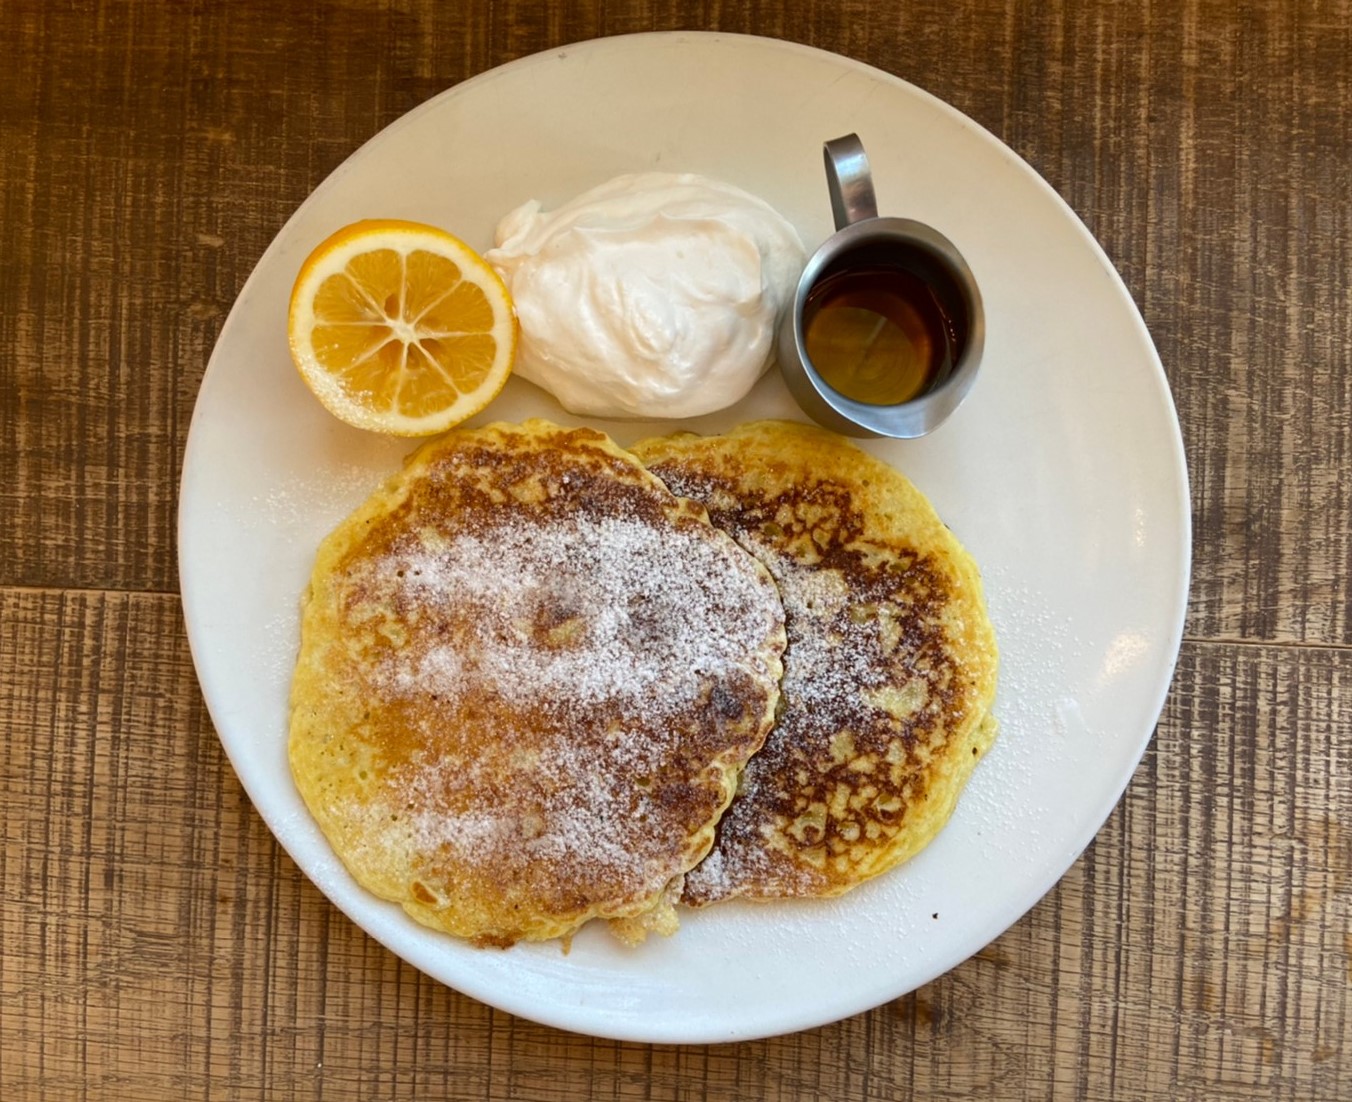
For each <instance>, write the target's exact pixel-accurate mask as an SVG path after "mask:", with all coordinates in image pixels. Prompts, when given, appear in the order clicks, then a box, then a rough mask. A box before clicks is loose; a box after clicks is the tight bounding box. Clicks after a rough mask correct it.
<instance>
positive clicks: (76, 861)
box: [0, 0, 1352, 1102]
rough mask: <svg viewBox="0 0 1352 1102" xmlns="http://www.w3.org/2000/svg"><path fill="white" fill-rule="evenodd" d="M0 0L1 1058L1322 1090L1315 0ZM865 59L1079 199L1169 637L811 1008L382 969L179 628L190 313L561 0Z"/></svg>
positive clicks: (1327, 662)
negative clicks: (1017, 914)
mask: <svg viewBox="0 0 1352 1102" xmlns="http://www.w3.org/2000/svg"><path fill="white" fill-rule="evenodd" d="M1235 9H1236V5H1233V4H1231V3H1230V2H1228V0H1183V2H1181V3H1180V4H1178V5H1168V4H1155V5H1142V4H1137V3H1131V2H1125V0H1124V2H1121V3H1111V4H1109V3H1103V4H1095V3H1083V4H1081V3H1047V4H1037V3H1015V2H1013V0H911V2H904V3H887V2H883V0H851V2H848V3H838V2H836V0H764V2H758V3H755V4H750V5H747V6H746V8H745V9H744V8H743V7H742V6H739V5H731V4H729V5H723V4H717V3H715V4H703V3H690V2H687V0H679V2H677V3H675V4H671V5H661V4H653V3H648V2H644V0H607V2H602V0H580V2H578V3H569V4H557V5H552V6H549V7H548V8H544V7H542V6H539V5H536V4H533V3H511V2H507V0H467V2H465V3H458V4H457V3H446V2H443V0H383V2H377V0H343V2H333V3H322V4H316V5H292V6H290V14H285V12H286V11H287V10H288V6H285V5H276V4H274V3H270V2H269V3H265V2H263V0H244V2H239V3H234V4H231V5H228V6H227V5H224V4H221V5H216V4H207V3H197V4H183V3H174V2H170V0H150V2H145V3H126V2H119V0H107V2H104V3H92V2H91V3H81V2H78V0H77V2H74V3H71V2H63V3H49V2H47V0H4V3H3V5H0V40H2V41H4V42H5V43H6V44H7V49H6V53H7V60H6V62H5V64H4V66H3V67H0V424H2V425H3V432H4V435H5V442H4V445H3V448H0V800H2V804H0V822H2V823H3V831H4V846H3V850H0V885H2V890H3V899H2V906H3V913H2V914H0V1099H3V1100H5V1102H13V1100H16V1099H38V1098H42V1099H63V1098H78V1099H85V1098H88V1099H103V1098H127V1099H186V1098H212V1099H234V1098H239V1099H255V1098H291V1097H297V1098H320V1097H322V1098H325V1099H394V1098H413V1097H419V1098H439V1099H509V1098H510V1099H522V1100H530V1099H541V1100H544V1099H551V1100H552V1099H556V1098H562V1097H592V1098H598V1099H610V1100H620V1099H636V1100H637V1099H695V1098H699V1099H766V1100H772V1102H775V1100H781V1099H790V1098H793V1099H799V1098H822V1099H911V1098H915V1099H936V1098H943V1099H966V1098H985V1097H990V1098H1003V1099H1048V1098H1055V1099H1075V1100H1096V1099H1118V1098H1121V1099H1161V1100H1163V1099H1170V1100H1174V1099H1196V1100H1202V1099H1207V1100H1212V1099H1221V1100H1230V1099H1233V1100H1236V1102H1238V1100H1245V1102H1248V1100H1253V1099H1328V1100H1333V1099H1344V1100H1345V1099H1349V1098H1352V1006H1350V1004H1349V997H1348V993H1349V988H1350V987H1352V925H1350V922H1352V585H1350V583H1349V578H1350V577H1352V475H1350V474H1349V467H1352V362H1350V361H1352V245H1350V244H1349V242H1352V3H1349V0H1290V2H1282V0H1265V2H1256V3H1249V4H1246V5H1243V6H1242V9H1243V10H1242V11H1239V12H1237V11H1236V10H1235ZM675 28H704V29H721V30H727V31H739V32H752V33H758V34H764V35H771V36H778V37H783V38H791V39H796V40H799V41H802V42H806V43H809V44H811V45H814V46H819V47H824V48H826V49H829V50H834V51H837V52H839V53H842V54H846V55H849V56H851V57H855V58H858V59H860V60H863V61H866V62H868V63H870V64H873V65H875V66H878V67H880V68H882V69H885V70H887V71H890V72H893V73H896V74H898V75H900V76H902V77H904V78H906V79H908V80H910V81H912V82H914V83H916V84H918V85H920V86H921V87H923V88H926V89H928V90H929V91H931V92H933V93H935V94H936V95H938V96H940V97H941V98H943V99H945V100H947V101H948V102H950V103H952V104H954V105H955V106H956V107H958V108H959V109H960V110H962V111H964V112H966V113H967V114H968V115H970V116H971V117H973V118H974V119H976V120H977V121H978V122H980V123H981V124H983V125H984V126H986V127H988V128H989V129H990V130H992V131H993V132H994V133H995V134H997V135H998V136H999V137H1001V138H1002V139H1003V140H1004V141H1006V142H1007V143H1008V144H1009V145H1011V146H1012V147H1013V148H1014V149H1015V150H1016V151H1017V152H1018V153H1019V154H1021V155H1022V156H1023V157H1025V158H1026V159H1027V160H1028V161H1029V162H1030V163H1031V164H1032V165H1033V166H1034V167H1035V168H1036V169H1037V170H1038V171H1039V172H1041V173H1042V175H1043V176H1045V177H1046V178H1047V179H1048V180H1049V181H1050V182H1051V184H1052V186H1053V187H1055V188H1056V189H1057V190H1058V191H1059V192H1060V193H1061V194H1062V195H1063V196H1065V198H1066V199H1067V200H1068V202H1069V203H1070V205H1071V206H1072V207H1073V208H1074V209H1075V210H1076V211H1077V212H1078V213H1079V215H1080V216H1081V217H1082V218H1083V219H1084V220H1085V222H1086V223H1087V224H1088V225H1089V227H1090V229H1091V230H1092V231H1093V232H1094V233H1095V234H1096V235H1097V237H1098V238H1099V240H1100V241H1101V242H1102V243H1103V245H1104V247H1105V249H1106V250H1107V252H1108V254H1109V256H1110V257H1111V258H1112V259H1113V260H1114V262H1115V263H1116V264H1117V265H1118V267H1119V269H1120V270H1121V272H1122V273H1123V275H1124V277H1125V279H1126V282H1127V284H1128V286H1129V288H1130V289H1131V291H1132V293H1133V295H1134V296H1135V298H1136V300H1137V302H1138V303H1139V304H1140V307H1141V309H1142V311H1143V313H1144V316H1145V319H1146V322H1147V324H1148V325H1149V327H1150V330H1151V332H1152V333H1153V335H1154V338H1155V340H1156V342H1157V344H1158V346H1159V350H1160V353H1161V356H1162V358H1163V361H1164V364H1165V366H1166V368H1167V370H1168V374H1169V378H1170V381H1171V383H1172V385H1173V389H1174V394H1175V397H1176V400H1177V404H1178V410H1179V415H1180V418H1181V421H1182V425H1183V434H1184V438H1185V440H1186V443H1187V450H1188V458H1189V466H1190V472H1191V477H1192V493H1193V502H1194V505H1193V515H1194V521H1195V566H1194V580H1193V588H1192V601H1191V607H1190V613H1189V617H1188V622H1187V629H1186V638H1185V641H1184V644H1183V650H1182V655H1181V658H1180V661H1179V665H1178V672H1177V676H1176V678H1175V682H1174V686H1173V691H1172V693H1171V695H1170V697H1169V701H1168V704H1167V707H1166V708H1165V711H1164V715H1163V718H1162V719H1161V722H1160V725H1159V729H1158V732H1157V735H1156V738H1155V741H1154V743H1153V745H1152V747H1151V749H1150V751H1149V752H1148V753H1147V755H1146V757H1145V760H1144V762H1143V763H1142V765H1141V766H1140V769H1139V770H1138V772H1137V775H1136V778H1135V780H1134V781H1133V783H1132V784H1131V786H1130V788H1129V790H1128V792H1127V794H1126V797H1125V798H1124V800H1123V802H1122V803H1121V805H1120V806H1119V807H1118V809H1117V810H1116V812H1115V813H1114V814H1113V815H1112V817H1111V818H1110V820H1109V821H1108V823H1107V825H1106V826H1105V827H1104V829H1103V831H1102V833H1101V834H1100V836H1099V838H1098V840H1097V841H1096V842H1095V843H1094V845H1093V846H1092V847H1091V848H1090V849H1089V850H1088V851H1087V852H1086V853H1085V854H1084V856H1083V858H1082V859H1081V860H1080V861H1079V862H1078V863H1077V864H1076V865H1075V866H1074V867H1073V868H1072V870H1071V871H1070V873H1069V874H1068V875H1067V876H1066V877H1065V879H1064V880H1063V881H1062V882H1061V883H1060V885H1059V886H1058V887H1057V888H1056V889H1055V890H1053V891H1052V892H1051V893H1050V894H1049V895H1048V896H1047V897H1046V898H1045V899H1044V900H1043V901H1042V902H1041V903H1040V904H1039V905H1038V906H1036V907H1035V908H1034V909H1033V911H1032V912H1031V913H1030V914H1028V915H1027V916H1026V917H1025V918H1024V919H1023V920H1022V921H1021V922H1019V923H1018V924H1017V925H1016V926H1015V927H1014V928H1013V929H1011V930H1010V931H1009V932H1008V933H1006V934H1005V935H1004V936H1003V937H1001V938H1000V939H999V940H997V941H996V942H995V943H994V944H993V945H991V946H989V947H988V948H987V949H985V950H983V951H982V952H980V953H978V954H977V955H976V956H975V957H973V958H972V959H971V960H969V961H967V962H966V963H965V964H963V965H962V966H961V967H959V968H957V969H956V970H955V971H953V972H952V973H951V974H949V975H947V976H945V977H943V978H942V979H940V980H938V981H937V982H935V983H933V984H930V985H929V986H927V987H925V988H923V989H922V990H920V991H917V992H915V993H914V994H912V995H909V996H907V997H905V998H903V999H900V1000H898V1001H896V1002H894V1003H892V1004H890V1005H886V1006H882V1007H880V1008H878V1009H877V1010H875V1011H873V1012H872V1013H868V1014H864V1015H860V1016H858V1017H856V1018H853V1019H851V1020H848V1021H845V1022H841V1023H839V1024H837V1025H833V1026H829V1027H826V1028H823V1029H818V1030H815V1031H811V1032H807V1033H802V1034H798V1035H794V1036H789V1037H782V1038H777V1039H773V1040H766V1041H760V1042H756V1043H748V1044H742V1045H737V1046H724V1047H717V1046H715V1047H700V1048H679V1047H646V1046H640V1045H630V1044H619V1043H614V1042H607V1041H597V1040H591V1039H587V1038H583V1037H578V1036H572V1035H569V1034H565V1033H560V1032H556V1031H554V1030H551V1029H547V1028H544V1027H540V1026H536V1025H532V1024H530V1023H527V1022H525V1021H521V1020H518V1019H515V1018H512V1017H511V1016H509V1015H507V1014H504V1013H501V1012H498V1011H494V1010H490V1009H488V1008H487V1007H485V1006H483V1005H480V1004H479V1003H476V1002H474V1001H472V1000H470V999H468V998H465V997H463V996H461V995H458V994H456V993H455V992H453V991H450V990H447V989H446V988H444V987H442V986H440V985H439V984H437V983H435V982H433V981H431V980H429V979H427V978H425V977H424V976H422V975H421V974H419V973H418V972H416V971H414V970H413V969H412V968H410V967H407V966H405V965H404V964H402V963H401V962H400V961H399V960H398V959H396V958H395V957H394V956H392V955H391V954H390V953H388V952H387V951H386V950H384V949H383V948H381V947H380V946H379V945H377V944H376V943H374V942H373V941H371V940H370V939H369V938H368V937H367V936H366V935H365V934H363V933H362V932H360V931H359V930H358V929H357V928H356V927H354V926H353V925H352V924H351V923H350V922H349V921H348V920H347V919H346V918H345V917H343V915H342V914H341V913H339V912H338V911H337V910H335V909H334V908H333V907H332V906H331V905H330V904H329V903H327V902H326V901H325V899H324V898H323V897H322V896H321V895H320V894H319V892H318V891H317V890H316V889H315V888H314V887H312V886H311V885H310V883H309V882H308V881H306V880H305V879H304V878H303V877H302V876H301V874H300V873H299V872H298V870H297V869H296V868H295V867H294V866H293V865H292V863H291V862H290V860H289V859H288V858H287V857H286V856H285V855H284V854H283V853H282V852H281V851H280V850H279V848H278V846H277V845H276V844H275V843H274V842H273V840H272V838H271V836H270V835H269V833H268V831H267V830H266V828H265V827H264V825H263V823H262V822H261V820H260V819H259V817H258V815H257V814H256V813H255V812H254V811H253V810H252V809H251V807H250V806H249V804H248V801H247V800H246V798H245V796H244V794H243V792H242V791H241V789H240V786H239V784H238V783H237V781H236V780H235V778H234V775H233V774H232V772H231V770H230V767H229V766H228V764H227V763H226V761H225V759H224V757H223V755H222V751H221V748H220V746H219V744H218V743H217V741H216V739H215V737H214V734H213V731H212V728H211V724H210V721H209V718H208V716H207V713H206V709H205V707H204V705H203V702H202V698H201V696H200V695H199V691H198V687H197V682H196V679H195V676H194V672H193V668H192V664H191V661H190V658H189V654H188V649H187V645H186V643H185V638H184V630H183V624H182V621H181V617H180V610H179V598H178V593H177V577H176V567H175V548H174V520H175V506H176V488H177V482H178V471H179V465H180V459H181V456H182V452H183V446H184V441H185V437H186V434H187V427H188V420H189V416H190V414H191V412H192V407H193V401H194V397H195V395H196V391H197V387H198V384H199V382H200V380H201V377H202V372H203V369H204V367H205V364H206V361H207V357H208V354H209V353H210V350H211V347H212V343H213V341H214V340H215V337H216V334H217V332H218V331H219V329H220V326H221V324H222V321H223V319H224V317H225V314H226V312H227V311H228V310H229V308H230V305H231V303H232V301H233V300H234V298H235V295H236V294H237V292H238V291H239V289H240V286H241V284H242V283H243V281H244V279H245V277H246V276H247V274H248V272H249V270H250V268H251V267H252V266H253V264H254V262H255V261H256V260H257V258H258V256H259V255H260V253H261V252H262V250H263V249H264V247H265V246H266V245H267V243H268V241H269V240H270V239H271V238H272V237H273V235H274V234H275V233H276V232H277V230H278V229H280V227H281V226H282V224H283V222H284V221H285V220H286V218H287V217H288V216H289V215H290V214H291V212H292V211H293V209H294V208H295V207H296V205H297V204H298V203H299V202H300V201H301V200H302V199H303V198H304V197H305V196H306V194H307V193H308V192H309V191H310V190H311V189H312V188H313V187H314V186H315V185H316V184H318V183H319V182H320V180H322V179H323V178H324V176H325V175H326V174H327V173H328V172H329V171H330V170H331V169H333V168H334V166H335V165H337V164H338V163H339V162H340V161H341V160H342V159H343V158H344V157H346V156H347V155H348V154H349V153H350V152H351V151H352V150H353V149H354V148H355V147H356V146H357V145H359V144H360V143H361V142H363V141H364V140H365V139H367V138H368V137H370V136H371V135H372V134H374V133H375V132H376V131H377V130H379V129H380V128H381V127H383V126H384V125H385V124H387V123H389V122H390V121H392V120H393V119H395V118H396V117H398V116H399V115H400V114H402V113H403V112H404V111H406V110H408V109H409V108H411V107H413V106H415V105H416V104H418V103H420V102H421V101H423V100H425V99H427V98H428V97H430V96H431V95H433V94H434V93H436V92H439V91H441V90H442V89H444V88H446V87H447V86H449V85H452V84H454V83H456V82H457V81H460V80H463V79H464V78H466V77H468V76H471V75H472V74H475V73H478V72H481V71H483V70H485V69H488V68H490V67H492V66H495V65H498V64H500V63H502V62H505V61H509V60H511V59H513V58H516V57H520V56H522V55H525V54H529V53H533V52H535V51H538V50H543V49H547V48H551V47H554V46H557V45H560V44H563V43H567V42H570V41H574V40H578V39H584V38H591V37H595V36H600V35H609V34H616V33H622V32H629V31H641V30H653V29H675Z"/></svg>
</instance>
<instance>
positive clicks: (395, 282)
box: [287, 220, 517, 436]
mask: <svg viewBox="0 0 1352 1102" xmlns="http://www.w3.org/2000/svg"><path fill="white" fill-rule="evenodd" d="M287 331H288V335H289V337H290V341H291V356H292V358H293V359H294V360H295V362H296V367H297V369H298V370H299V371H300V374H301V377H302V378H303V379H304V380H305V383H306V385H307V386H308V387H309V388H310V389H311V390H312V391H313V392H314V394H315V397H317V398H318V399H319V400H320V401H321V402H322V403H323V404H324V406H325V407H326V408H327V409H328V410H329V412H331V413H332V414H334V415H335V416H336V417H339V418H341V419H342V420H344V421H346V422H347V423H348V424H350V425H356V426H357V427H358V428H363V429H371V430H373V431H375V432H384V433H390V434H393V435H397V436H428V435H431V434H432V433H437V432H443V431H444V430H446V429H448V428H451V427H452V426H453V425H457V424H459V423H460V422H461V421H463V420H465V419H466V418H468V417H472V416H474V414H476V413H478V412H479V411H480V410H481V409H483V408H484V406H486V405H488V403H489V402H491V401H492V400H493V398H494V397H496V396H497V393H498V392H499V391H500V390H501V389H502V388H503V386H504V385H505V384H506V382H507V376H508V375H509V374H510V372H511V369H512V360H513V358H514V357H515V355H516V336H517V323H516V314H515V312H514V311H513V309H512V298H511V295H510V294H509V293H508V291H507V287H506V286H505V285H504V284H503V282H502V280H501V279H499V278H498V275H497V273H496V272H494V271H493V269H492V268H490V267H489V266H488V264H487V262H486V261H485V260H484V259H483V257H481V256H479V254H478V253H476V252H475V251H474V250H473V249H471V248H470V247H469V246H468V245H466V244H465V243H464V242H463V241H461V240H460V239H459V238H457V237H453V236H452V235H451V234H449V233H447V232H446V231H445V230H440V229H437V228H436V227H435V226H425V225H422V224H421V223H418V222H400V221H393V220H381V221H368V222H356V223H354V224H353V225H351V226H346V227H344V228H343V229H341V230H339V231H338V232H337V233H335V234H334V235H333V236H332V237H330V238H328V239H327V240H326V241H324V242H323V243H322V244H320V245H319V246H318V247H317V248H316V249H315V250H314V252H312V253H311V254H310V255H309V257H308V258H307V259H306V261H305V263H304V264H303V265H301V269H300V274H299V275H298V276H297V277H296V285H295V287H294V288H293V289H292V292H291V309H290V313H289V315H288V319H287Z"/></svg>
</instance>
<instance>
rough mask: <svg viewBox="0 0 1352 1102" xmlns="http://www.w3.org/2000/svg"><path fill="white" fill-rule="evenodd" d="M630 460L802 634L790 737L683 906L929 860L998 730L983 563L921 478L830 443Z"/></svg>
mask: <svg viewBox="0 0 1352 1102" xmlns="http://www.w3.org/2000/svg"><path fill="white" fill-rule="evenodd" d="M632 451H633V452H634V454H636V455H637V456H638V457H639V458H640V459H642V460H643V461H644V463H646V464H647V466H648V469H649V470H651V471H653V472H654V473H655V474H657V475H658V476H659V477H660V478H661V479H662V480H663V481H664V482H665V483H666V484H667V485H668V486H669V487H670V488H671V489H672V490H674V491H675V492H676V493H677V494H680V495H682V496H685V497H689V498H693V499H694V500H695V501H698V502H699V503H700V504H702V505H704V506H705V507H706V508H707V509H708V511H709V517H710V519H711V520H712V521H713V523H714V524H715V525H716V526H717V527H719V528H722V529H724V530H725V531H727V532H729V533H730V534H731V535H732V536H733V537H734V538H735V539H736V540H737V541H738V543H740V544H741V545H742V546H743V547H744V548H746V550H747V551H749V552H751V554H753V555H755V556H756V557H757V558H758V559H759V560H760V561H761V562H762V563H764V565H765V566H766V568H767V569H768V570H769V571H770V574H771V575H772V576H773V577H774V579H775V582H776V584H777V585H778V586H779V590H780V596H781V599H782V600H783V603H784V609H785V617H786V626H787V630H788V637H789V645H788V650H787V651H786V652H785V656H784V681H783V685H782V687H781V688H782V691H781V700H780V714H779V716H778V718H777V719H776V722H775V727H774V729H773V730H772V731H771V733H770V735H769V737H768V738H767V739H766V742H765V746H764V747H763V748H762V749H761V750H760V751H759V752H758V753H757V754H756V756H755V757H754V758H753V759H752V760H751V762H750V763H749V764H748V765H747V768H746V770H745V772H744V774H743V777H742V782H741V785H740V787H739V791H738V795H737V798H736V799H735V800H734V801H733V803H732V805H731V806H730V807H729V808H728V811H727V813H726V814H725V815H724V817H723V820H722V822H721V823H720V824H719V829H718V840H717V842H716V843H715V845H714V849H713V851H712V852H711V853H710V855H709V856H708V857H707V858H706V859H705V860H704V862H703V863H702V864H700V865H699V867H697V868H696V869H695V870H694V871H693V872H691V873H690V874H689V875H688V876H687V877H686V880H685V888H684V894H683V896H682V901H683V902H686V903H689V904H692V905H696V906H699V905H703V904H706V903H712V902H715V901H717V900H720V899H727V898H731V897H734V896H746V897H749V898H752V899H772V898H782V897H791V896H832V895H838V894H840V893H841V892H844V891H847V890H849V889H850V888H852V887H854V886H855V885H857V884H859V883H861V882H862V881H864V880H866V879H868V878H870V877H872V876H876V875H877V874H879V873H881V872H884V871H885V870H887V869H889V868H892V867H893V866H895V865H897V864H898V863H900V862H902V861H905V860H906V859H907V858H909V857H911V856H912V855H914V854H915V853H916V852H918V851H919V850H920V849H921V848H923V847H924V846H925V845H926V844H927V843H928V842H929V841H930V840H931V839H932V838H933V837H934V836H935V835H936V834H937V833H938V831H939V830H940V828H941V827H942V826H943V824H944V823H945V822H946V821H947V819H948V817H949V815H950V813H951V812H952V810H953V806H954V802H955V801H956V799H957V797H958V793H959V791H960V790H961V789H962V787H963V785H964V784H965V783H966V781H967V778H968V776H969V775H970V773H971V771H972V767H973V766H974V765H975V763H976V761H977V759H978V758H979V757H980V756H981V755H982V754H983V753H984V752H985V750H986V749H987V747H988V746H989V745H990V742H991V740H992V739H993V737H994V735H995V723H994V720H993V719H992V718H991V717H990V715H989V709H990V706H991V702H992V700H993V698H994V694H995V680H996V664H997V657H996V645H995V637H994V633H993V632H992V630H991V625H990V622H989V620H988V618H987V615H986V610H985V606H984V603H983V599H982V592H981V579H980V576H979V574H978V573H977V569H976V566H975V565H974V564H973V562H972V560H971V558H970V557H969V556H968V555H967V553H966V552H965V551H964V550H963V549H962V547H961V546H960V545H959V543H958V541H957V539H955V538H954V536H953V534H952V533H951V532H950V531H949V530H948V529H947V528H946V527H944V525H943V523H942V522H941V521H940V520H939V518H938V517H937V516H936V515H935V512H934V510H933V509H932V508H931V507H930V504H929V502H928V501H927V500H926V499H925V498H924V496H923V495H922V494H921V493H920V492H919V491H918V490H917V489H916V488H915V487H914V486H912V485H911V483H910V482H909V481H907V479H906V478H904V477H903V476H902V475H901V474H899V473H898V472H896V471H895V470H893V469H892V468H890V467H888V466H887V465H886V464H885V463H882V462H880V461H879V460H877V459H874V458H872V457H871V456H869V455H867V454H866V453H865V452H863V451H861V450H859V449H858V448H856V447H854V445H852V444H850V443H849V442H847V441H846V440H844V439H842V438H841V437H838V436H835V435H834V434H832V433H828V432H825V431H823V430H820V429H816V428H812V427H809V426H806V425H800V424H791V423H788V422H760V423H756V424H750V425H744V426H742V427H741V428H739V429H737V430H735V431H733V432H731V433H729V434H727V435H726V436H716V437H698V436H692V435H688V434H687V435H679V436H673V437H666V438H662V439H654V440H646V441H644V442H642V443H640V444H638V445H636V446H635V447H634V448H633V449H632Z"/></svg>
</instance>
